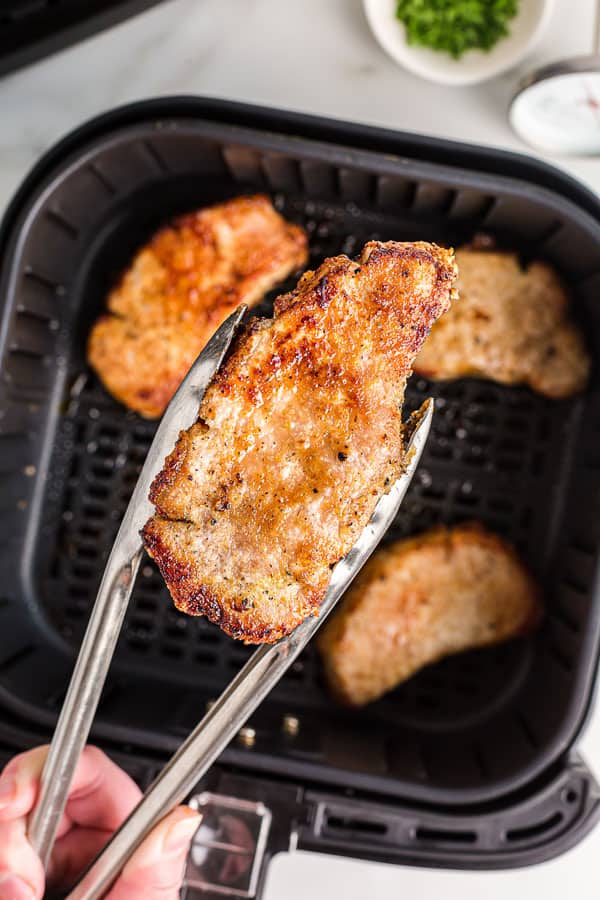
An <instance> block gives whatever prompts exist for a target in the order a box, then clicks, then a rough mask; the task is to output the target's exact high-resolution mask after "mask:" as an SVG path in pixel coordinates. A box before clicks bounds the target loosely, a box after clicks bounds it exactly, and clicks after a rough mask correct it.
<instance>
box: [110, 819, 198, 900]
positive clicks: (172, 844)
mask: <svg viewBox="0 0 600 900" xmlns="http://www.w3.org/2000/svg"><path fill="white" fill-rule="evenodd" d="M199 824H200V816H199V815H198V813H196V812H194V811H193V810H191V809H190V808H189V807H188V806H179V807H178V808H177V809H175V810H173V812H172V813H170V814H169V815H168V816H167V817H166V818H164V819H163V820H162V822H160V824H159V825H157V826H156V828H155V829H154V830H153V831H152V832H151V833H150V834H149V835H148V837H147V838H146V840H145V841H143V843H142V844H141V845H140V846H139V847H138V849H137V850H136V852H135V853H134V854H133V856H132V857H131V859H130V860H129V862H128V863H127V864H126V865H125V868H124V869H123V872H122V873H121V876H120V877H119V879H118V880H117V882H116V884H115V886H114V887H113V889H112V890H111V891H110V892H109V893H108V895H107V898H106V900H178V898H179V890H180V888H181V884H182V881H183V875H184V870H185V861H186V857H187V853H188V850H189V847H190V842H191V840H192V837H193V836H194V834H195V832H196V830H197V828H198V826H199Z"/></svg>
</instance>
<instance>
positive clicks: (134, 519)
mask: <svg viewBox="0 0 600 900" xmlns="http://www.w3.org/2000/svg"><path fill="white" fill-rule="evenodd" d="M245 313H246V307H245V306H240V307H239V308H238V309H237V310H236V311H235V312H234V313H232V315H231V316H229V318H228V319H227V320H226V321H225V322H224V323H223V324H222V325H221V327H220V328H219V329H218V330H217V331H216V332H215V334H214V335H213V337H212V338H211V339H210V341H209V342H208V344H207V345H206V347H205V348H204V350H203V351H202V353H201V354H200V356H199V357H198V359H197V360H196V362H195V363H194V365H193V366H192V368H191V369H190V371H189V373H188V375H187V377H186V378H185V380H184V381H183V382H182V384H181V386H180V387H179V390H178V391H177V393H176V394H175V396H174V398H173V400H172V401H171V403H170V404H169V407H168V409H167V411H166V412H165V414H164V416H163V418H162V420H161V423H160V425H159V427H158V430H157V432H156V435H155V437H154V440H153V442H152V445H151V447H150V450H149V452H148V456H147V458H146V462H145V464H144V466H143V468H142V471H141V473H140V476H139V479H138V482H137V484H136V487H135V490H134V492H133V495H132V497H131V500H130V501H129V505H128V507H127V510H126V512H125V515H124V517H123V521H122V523H121V527H120V528H119V531H118V533H117V537H116V539H115V542H114V545H113V548H112V550H111V553H110V556H109V558H108V562H107V564H106V569H105V571H104V575H103V578H102V582H101V584H100V588H99V591H98V596H97V598H96V602H95V604H94V608H93V610H92V614H91V617H90V621H89V623H88V626H87V629H86V632H85V636H84V638H83V642H82V645H81V649H80V651H79V656H78V659H77V663H76V665H75V669H74V671H73V675H72V677H71V682H70V685H69V689H68V691H67V695H66V698H65V702H64V704H63V707H62V710H61V713H60V716H59V719H58V723H57V725H56V729H55V732H54V736H53V738H52V743H51V745H50V751H49V753H48V757H47V760H46V764H45V767H44V770H43V773H42V777H41V783H40V791H39V795H38V802H37V805H36V808H35V809H34V811H33V813H32V816H31V819H30V823H29V839H30V841H31V843H32V845H33V847H34V848H35V850H36V851H37V852H38V854H39V856H40V858H41V860H42V863H43V865H44V868H45V869H47V866H48V862H49V859H50V854H51V852H52V848H53V846H54V840H55V837H56V831H57V828H58V824H59V822H60V819H61V816H62V814H63V812H64V808H65V805H66V801H67V797H68V793H69V788H70V785H71V781H72V778H73V774H74V772H75V767H76V765H77V762H78V759H79V756H80V754H81V751H82V750H83V747H84V746H85V743H86V741H87V738H88V735H89V732H90V728H91V725H92V721H93V719H94V715H95V712H96V708H97V706H98V701H99V699H100V694H101V692H102V688H103V686H104V682H105V679H106V675H107V672H108V668H109V666H110V662H111V659H112V656H113V653H114V650H115V646H116V643H117V639H118V636H119V633H120V630H121V626H122V624H123V618H124V616H125V612H126V610H127V604H128V602H129V598H130V596H131V592H132V590H133V585H134V582H135V578H136V574H137V571H138V567H139V564H140V559H141V557H142V553H143V547H142V541H141V538H140V531H141V528H142V526H143V525H144V524H145V522H146V521H147V519H148V518H149V517H150V516H151V515H152V513H153V512H154V508H153V506H152V504H151V503H150V501H149V499H148V494H149V490H150V485H151V483H152V480H153V478H154V476H155V475H156V473H157V472H158V471H159V470H160V469H161V468H162V465H163V460H164V458H165V456H166V455H167V454H168V453H169V452H170V451H171V450H172V448H173V446H174V445H175V442H176V440H177V437H178V435H179V432H180V431H181V430H182V429H184V428H187V427H189V426H190V425H191V424H192V423H193V422H194V421H195V419H196V417H197V414H198V408H199V405H200V401H201V400H202V397H203V396H204V393H205V391H206V389H207V387H208V385H209V383H210V381H211V379H212V377H213V376H214V374H215V373H216V372H217V371H218V369H219V367H220V365H221V363H222V361H223V359H224V357H225V354H226V353H227V350H228V349H229V347H230V345H231V342H232V341H233V339H234V337H235V335H236V333H237V331H238V329H239V327H240V324H241V322H242V319H243V318H244V315H245ZM432 415H433V400H431V399H429V400H427V401H426V402H425V403H424V404H423V406H422V407H421V409H420V410H418V412H417V413H415V414H413V416H412V417H411V419H409V421H408V423H407V424H406V426H405V443H406V445H407V453H406V464H405V468H404V471H403V473H402V475H401V476H400V477H399V478H398V480H397V481H396V482H395V483H394V484H393V485H392V487H391V488H390V490H389V492H388V493H387V494H385V495H384V496H383V497H382V498H381V499H380V500H379V502H378V503H377V506H376V507H375V511H374V512H373V515H372V517H371V519H370V521H369V523H368V524H367V526H366V528H365V529H364V531H363V532H362V534H361V536H360V538H359V539H358V541H357V543H356V544H355V545H354V547H353V548H352V549H351V550H350V552H349V553H348V554H347V555H346V556H345V557H344V558H343V559H341V560H340V561H339V562H338V563H337V564H336V565H335V566H334V567H333V569H332V573H331V581H330V583H329V587H328V589H327V592H326V594H325V598H324V600H323V603H322V605H321V608H320V612H319V616H318V618H314V617H312V618H309V619H307V620H306V621H304V622H303V623H302V624H301V625H300V626H299V627H298V628H296V630H295V631H293V632H292V633H291V634H290V635H288V636H287V637H285V638H282V639H281V640H280V641H278V642H277V643H276V644H271V645H262V646H261V647H260V648H259V649H257V650H256V651H255V652H254V654H253V655H252V656H251V657H250V659H249V660H248V662H247V663H246V664H245V665H244V667H243V668H242V669H241V670H240V672H239V673H238V674H237V675H236V677H235V678H234V679H233V681H232V682H231V684H230V685H229V686H228V687H227V688H226V690H225V691H224V692H223V693H222V694H221V696H220V697H219V699H218V700H217V701H216V702H215V703H214V704H213V706H212V707H211V709H210V710H209V711H208V712H207V713H206V715H205V716H204V718H203V719H202V720H201V721H200V723H199V724H198V725H197V727H196V728H195V730H194V731H193V732H192V733H191V734H190V736H189V737H188V738H187V740H186V741H185V742H184V743H183V744H182V745H181V747H180V748H179V750H178V751H177V753H175V755H174V756H173V757H172V758H171V760H170V761H169V763H167V765H166V766H165V768H164V769H163V771H162V772H161V773H160V775H159V776H158V777H157V778H156V779H155V781H154V782H153V783H152V784H151V785H150V787H149V788H148V790H147V792H146V794H145V796H144V797H143V798H142V800H141V801H140V803H139V804H138V806H137V807H136V808H135V809H134V810H133V812H132V813H131V814H130V816H129V817H128V818H127V819H126V820H125V822H124V823H123V825H122V826H121V827H120V829H119V830H118V831H117V832H115V834H114V835H113V837H112V838H111V840H110V841H109V843H108V844H107V845H106V847H105V848H104V850H102V852H101V853H100V854H99V855H98V856H97V857H96V859H95V860H94V862H92V864H91V865H90V867H89V868H88V870H87V871H86V872H85V873H84V875H83V876H82V877H81V879H80V881H79V882H78V883H77V885H76V886H75V887H74V888H73V889H72V890H71V892H70V893H69V895H68V900H96V898H100V897H102V896H103V895H104V894H105V893H106V891H108V889H109V888H110V886H111V884H112V883H113V882H114V880H115V879H116V878H117V876H118V874H119V872H120V871H121V870H122V868H123V866H124V865H125V863H126V862H127V860H128V859H129V858H130V856H131V855H132V853H133V852H134V851H135V850H136V848H137V847H138V846H139V845H140V844H141V842H142V841H143V840H144V838H145V837H146V836H147V835H148V833H149V832H150V831H151V829H152V828H153V827H154V826H155V825H156V824H157V823H158V822H159V821H160V820H161V819H162V818H163V817H164V816H165V815H167V813H168V812H170V810H171V809H173V807H174V806H176V805H177V804H179V803H181V802H182V801H183V800H184V799H185V798H186V796H187V795H188V794H189V793H190V792H191V791H192V789H193V788H194V787H195V785H196V784H197V782H198V781H199V779H200V778H201V777H202V775H203V774H204V773H205V772H206V771H207V769H209V768H210V766H211V765H212V763H213V762H214V761H215V759H216V758H217V757H218V756H219V754H220V753H221V752H222V750H224V748H225V747H226V746H227V744H228V743H229V742H230V740H231V739H232V738H233V737H234V735H235V734H236V733H237V732H238V731H239V729H240V728H241V727H242V726H243V725H244V723H245V722H246V721H247V719H248V718H249V716H250V715H251V714H252V712H253V711H254V710H255V709H256V707H257V706H258V705H259V704H260V703H261V702H262V700H263V699H264V698H265V697H266V696H267V694H268V693H269V692H270V691H271V690H272V688H273V687H274V686H275V684H277V682H278V681H279V679H280V678H281V676H282V675H283V673H284V672H285V671H286V669H287V668H288V667H289V666H290V665H291V664H292V663H293V662H294V660H295V659H296V657H297V656H298V654H299V653H300V652H301V651H302V650H303V649H304V647H305V646H306V644H307V643H308V642H309V640H310V639H311V638H312V637H313V635H314V634H315V632H316V631H317V629H318V628H319V627H320V626H321V624H322V623H323V622H324V621H325V619H326V618H327V616H328V615H329V613H330V612H331V610H332V609H333V607H334V606H335V604H336V603H337V601H338V600H339V598H340V597H341V595H342V594H343V593H344V591H345V590H346V588H347V587H348V585H349V584H350V582H351V581H352V579H353V578H354V577H355V576H356V575H357V573H358V572H359V571H360V569H361V568H362V566H363V565H364V563H365V562H366V560H367V559H368V558H369V556H370V555H371V553H372V552H373V550H374V549H375V547H376V546H377V544H378V543H379V541H380V540H381V538H382V537H383V535H384V534H385V532H386V530H387V529H388V527H389V525H390V524H391V522H392V520H393V518H394V516H395V515H396V513H397V511H398V508H399V506H400V504H401V503H402V499H403V497H404V495H405V493H406V490H407V488H408V486H409V484H410V482H411V479H412V476H413V474H414V471H415V469H416V467H417V464H418V462H419V459H420V456H421V452H422V450H423V447H424V445H425V442H426V440H427V436H428V434H429V428H430V425H431V419H432Z"/></svg>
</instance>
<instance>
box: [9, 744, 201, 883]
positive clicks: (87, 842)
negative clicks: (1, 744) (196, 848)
mask: <svg viewBox="0 0 600 900" xmlns="http://www.w3.org/2000/svg"><path fill="white" fill-rule="evenodd" d="M47 753H48V747H47V746H46V747H36V748H35V749H33V750H28V751H27V752H26V753H21V754H19V755H18V756H15V757H14V759H12V760H11V761H10V762H9V763H8V764H7V766H6V767H5V769H4V771H3V772H2V773H1V774H0V900H39V898H41V897H43V895H44V889H45V879H44V870H43V868H42V864H41V862H40V859H39V857H38V856H37V854H36V853H35V851H34V849H33V847H32V846H31V844H30V843H29V841H28V840H27V818H28V815H29V813H30V812H31V810H32V809H33V807H34V806H35V800H36V796H37V791H38V785H39V779H40V775H41V772H42V768H43V766H44V762H45V760H46V755H47ZM140 797H141V791H140V789H139V788H138V787H137V785H136V784H135V782H134V781H132V779H131V778H130V777H129V775H127V774H126V773H125V772H123V770H122V769H120V768H119V767H118V766H117V765H116V764H115V763H113V762H112V761H111V760H110V759H109V758H108V757H107V756H106V754H104V753H103V752H102V751H101V750H99V749H98V748H97V747H91V746H89V747H86V748H85V750H84V751H83V753H82V754H81V758H80V760H79V763H78V765H77V769H76V770H75V776H74V778H73V783H72V785H71V790H70V791H69V798H68V800H67V806H66V809H65V813H64V815H63V817H62V819H61V821H60V825H59V828H58V833H57V840H56V843H55V845H54V850H53V853H52V859H51V862H50V866H49V871H48V882H49V884H51V886H52V887H61V886H65V887H68V886H69V885H70V884H72V883H73V882H74V881H75V879H76V878H77V876H78V875H79V874H81V872H82V871H83V870H84V869H85V867H86V866H87V865H88V863H89V862H91V860H92V859H93V858H94V856H95V855H96V854H97V853H98V852H99V850H101V849H102V847H103V846H104V845H105V844H106V842H107V841H108V839H109V837H110V836H111V835H112V833H113V832H114V831H115V830H116V829H117V828H118V827H119V825H120V824H121V823H122V822H123V820H124V819H125V818H126V817H127V816H128V815H129V813H130V812H131V810H132V809H133V807H134V806H135V805H136V804H137V802H138V801H139V799H140ZM199 824H200V816H199V815H198V814H197V813H195V812H193V811H192V810H191V809H190V808H189V807H187V806H179V807H177V809H174V810H173V812H171V813H170V814H169V815H168V816H166V817H165V818H164V819H163V820H162V822H160V823H159V824H158V825H157V826H156V828H154V830H153V831H152V832H151V833H150V834H149V835H148V837H147V838H146V840H145V841H143V843H142V844H141V845H140V846H139V848H138V849H137V850H136V852H135V853H134V854H133V855H132V857H131V859H130V860H129V862H128V863H127V864H126V865H125V867H124V869H123V871H122V873H121V875H120V876H119V878H118V879H117V881H116V882H115V884H114V885H113V887H112V888H111V889H110V891H109V892H108V894H107V895H106V897H107V900H175V898H177V897H179V889H180V887H181V882H182V879H183V873H184V865H185V859H186V855H187V852H188V849H189V845H190V841H191V839H192V837H193V835H194V832H195V831H196V829H197V827H198V825H199Z"/></svg>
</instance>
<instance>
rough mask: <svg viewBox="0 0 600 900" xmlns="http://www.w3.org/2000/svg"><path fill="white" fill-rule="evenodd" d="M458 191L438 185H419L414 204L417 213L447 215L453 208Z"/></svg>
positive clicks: (413, 207)
mask: <svg viewBox="0 0 600 900" xmlns="http://www.w3.org/2000/svg"><path fill="white" fill-rule="evenodd" d="M455 197H456V191H453V190H451V189H450V188H444V187H440V185H438V184H426V183H425V184H418V185H417V188H416V191H415V195H414V198H413V202H412V209H413V211H414V212H416V213H441V214H442V215H444V214H446V213H447V212H448V211H449V210H450V209H451V207H452V204H453V203H454V199H455Z"/></svg>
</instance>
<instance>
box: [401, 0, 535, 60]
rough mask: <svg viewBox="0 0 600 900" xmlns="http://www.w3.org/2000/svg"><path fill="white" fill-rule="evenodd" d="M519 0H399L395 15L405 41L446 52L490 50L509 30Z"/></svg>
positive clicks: (457, 57) (459, 55)
mask: <svg viewBox="0 0 600 900" xmlns="http://www.w3.org/2000/svg"><path fill="white" fill-rule="evenodd" d="M518 7H519V0H398V2H397V5H396V18H397V19H399V20H400V21H401V22H403V23H404V25H405V26H406V40H407V42H408V43H409V44H411V45H415V44H418V45H420V46H422V47H430V48H431V49H432V50H439V51H441V52H443V53H449V54H450V56H452V57H454V59H460V57H461V56H462V55H463V53H465V52H466V51H467V50H486V51H488V50H491V49H492V47H494V46H495V44H497V43H498V41H499V40H500V39H501V38H503V37H506V36H507V35H508V33H509V29H508V22H509V20H510V19H512V18H513V17H514V16H515V15H516V14H517V11H518Z"/></svg>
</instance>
